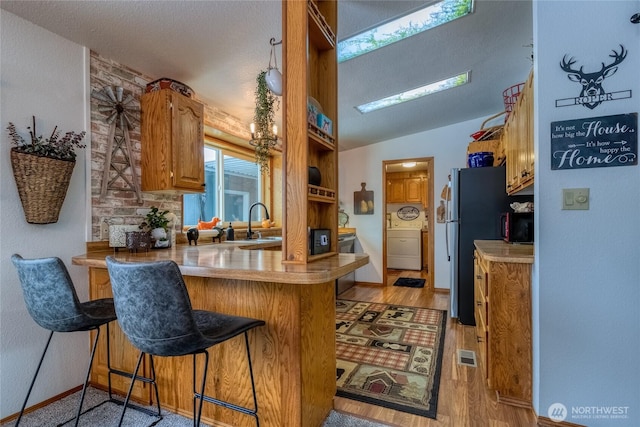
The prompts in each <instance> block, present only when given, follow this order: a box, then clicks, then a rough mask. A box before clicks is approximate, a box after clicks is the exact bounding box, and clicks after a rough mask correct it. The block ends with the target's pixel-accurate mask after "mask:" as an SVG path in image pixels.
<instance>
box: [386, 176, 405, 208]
mask: <svg viewBox="0 0 640 427" xmlns="http://www.w3.org/2000/svg"><path fill="white" fill-rule="evenodd" d="M404 202H405V199H404V179H390V180H388V181H387V203H404Z"/></svg>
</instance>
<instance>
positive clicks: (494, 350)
mask: <svg viewBox="0 0 640 427" xmlns="http://www.w3.org/2000/svg"><path fill="white" fill-rule="evenodd" d="M474 267H475V268H474V273H475V280H474V301H475V320H476V336H477V340H478V348H479V351H478V353H479V360H480V365H481V369H482V370H483V373H484V377H485V379H486V384H487V387H489V388H490V389H493V390H495V391H496V394H497V396H498V401H499V402H501V403H506V404H510V405H516V406H523V407H530V406H531V403H532V372H531V371H532V367H531V366H532V349H531V264H530V263H523V262H500V261H495V260H488V259H485V258H483V256H482V254H481V252H480V251H476V252H475V266H474Z"/></svg>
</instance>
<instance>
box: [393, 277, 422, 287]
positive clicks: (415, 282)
mask: <svg viewBox="0 0 640 427" xmlns="http://www.w3.org/2000/svg"><path fill="white" fill-rule="evenodd" d="M424 282H425V279H413V278H411V277H400V278H398V280H396V281H395V283H394V284H393V286H406V287H407V288H423V287H424Z"/></svg>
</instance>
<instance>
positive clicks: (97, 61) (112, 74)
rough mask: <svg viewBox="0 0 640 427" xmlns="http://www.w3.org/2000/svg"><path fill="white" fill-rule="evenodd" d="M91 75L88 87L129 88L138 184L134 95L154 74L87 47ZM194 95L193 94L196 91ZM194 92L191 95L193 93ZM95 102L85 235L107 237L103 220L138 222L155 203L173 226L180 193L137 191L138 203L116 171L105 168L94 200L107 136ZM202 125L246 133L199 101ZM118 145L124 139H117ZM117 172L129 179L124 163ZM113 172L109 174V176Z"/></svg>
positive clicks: (243, 127)
mask: <svg viewBox="0 0 640 427" xmlns="http://www.w3.org/2000/svg"><path fill="white" fill-rule="evenodd" d="M90 65H91V76H90V85H91V90H92V92H93V91H94V90H95V91H100V90H101V89H102V88H103V87H104V86H111V87H112V88H115V87H116V86H120V87H122V88H124V96H125V97H126V96H127V95H128V94H132V95H133V96H134V100H133V101H132V102H131V103H129V104H128V105H127V106H128V107H130V108H131V110H133V112H132V114H131V116H133V117H135V119H136V122H135V125H134V128H133V129H130V130H129V137H130V140H131V145H132V151H133V152H132V153H128V154H129V155H130V156H131V161H132V164H133V167H134V168H135V170H136V174H137V178H138V188H140V176H141V170H140V150H141V143H140V97H141V96H142V94H143V93H144V90H145V87H146V85H147V83H149V82H151V81H153V80H156V79H157V78H159V77H151V76H146V75H143V74H142V73H139V72H137V71H135V70H132V69H130V68H128V67H127V66H125V65H122V64H119V63H117V62H115V61H112V60H110V59H107V58H104V57H102V56H100V55H99V54H98V53H96V52H91V61H90ZM196 95H197V94H196ZM196 98H197V96H196ZM101 104H104V103H101V102H100V101H99V100H98V99H96V98H94V97H93V96H92V97H91V239H92V241H100V240H108V237H107V236H106V235H105V234H104V233H101V229H102V228H104V227H103V226H102V224H103V223H105V222H106V223H108V224H140V223H141V222H142V220H143V219H144V215H145V214H146V211H147V210H148V209H149V208H150V207H152V206H156V207H158V209H160V210H161V211H163V210H168V211H170V212H173V213H174V214H175V215H176V216H177V217H178V223H177V224H176V230H178V231H179V230H180V229H181V226H182V196H175V195H164V194H153V193H144V192H142V193H141V195H142V201H141V202H140V203H139V202H138V200H137V197H136V193H135V191H133V190H132V189H131V190H129V188H130V187H131V185H130V184H128V183H126V182H125V181H124V180H123V179H122V177H118V175H117V173H116V171H114V170H110V173H109V180H110V181H111V180H113V182H112V183H111V184H110V185H109V187H113V189H111V190H107V193H106V196H105V197H104V199H103V200H100V192H101V188H102V181H103V174H104V168H105V167H107V166H108V165H105V162H106V152H107V144H108V139H109V124H108V123H107V122H106V119H107V118H108V116H109V113H108V112H103V111H99V110H98V107H99V106H100V105H101ZM204 115H205V118H204V121H205V125H206V126H209V127H212V128H215V129H218V130H221V131H224V132H226V133H229V134H231V135H234V136H238V137H241V138H244V139H248V137H249V135H248V131H247V128H248V125H247V124H244V123H242V122H240V120H238V119H237V118H235V117H233V116H230V115H228V114H226V113H225V112H224V111H222V110H220V109H217V108H215V107H211V106H208V105H206V104H205V109H204ZM123 146H124V144H123ZM114 159H115V160H119V161H124V160H125V159H124V157H123V155H122V153H121V152H120V151H117V152H116V153H115V154H114ZM122 174H123V175H124V176H125V177H126V178H127V180H128V181H129V183H131V182H133V178H132V176H133V175H132V172H131V168H126V170H124V171H123V172H122ZM114 178H115V179H114Z"/></svg>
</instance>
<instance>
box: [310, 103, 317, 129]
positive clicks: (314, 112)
mask: <svg viewBox="0 0 640 427" xmlns="http://www.w3.org/2000/svg"><path fill="white" fill-rule="evenodd" d="M317 120H318V108H316V106H315V105H313V104H311V103H307V122H309V123H311V124H314V125H315V124H316V123H317Z"/></svg>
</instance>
